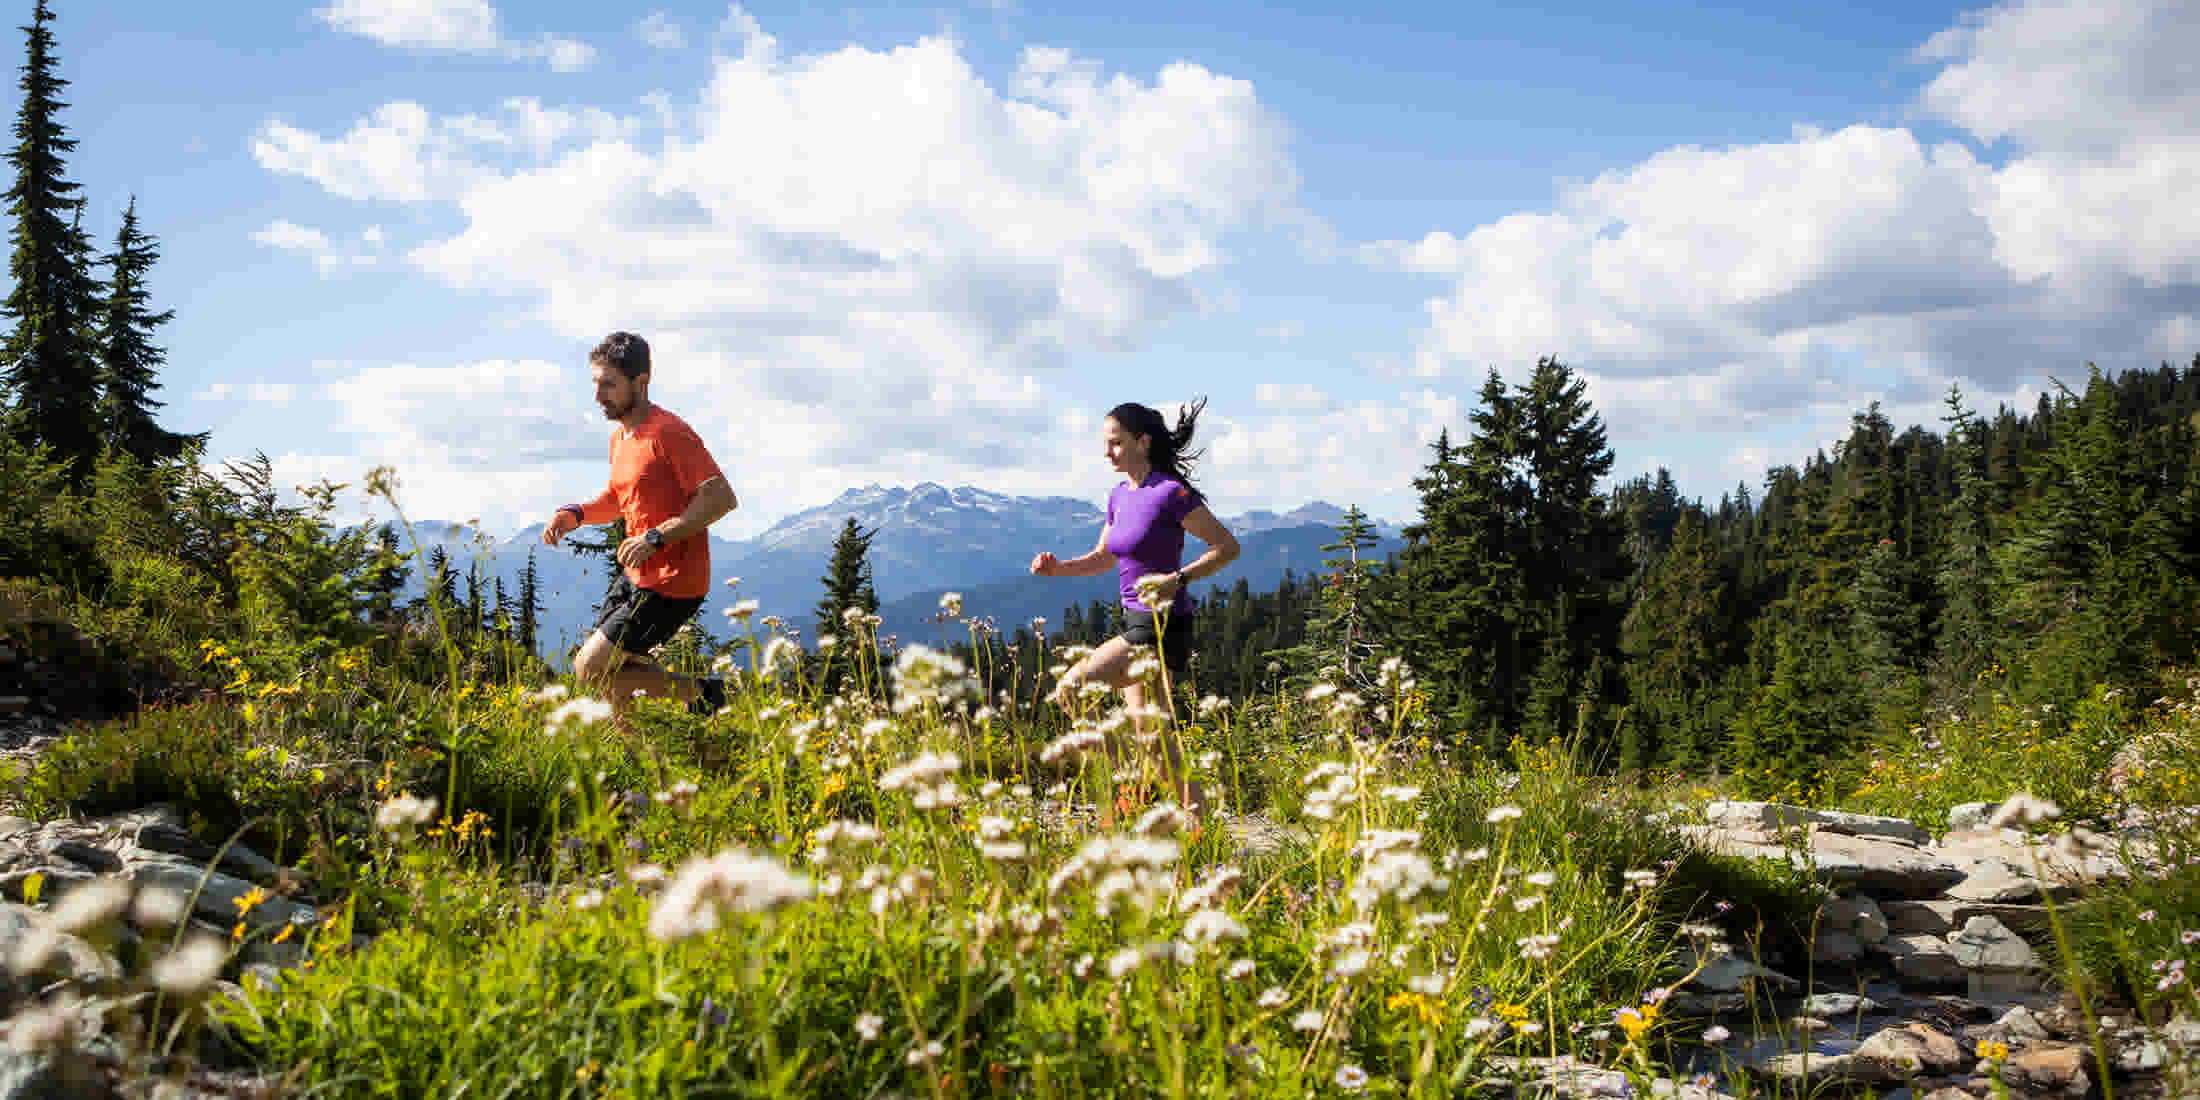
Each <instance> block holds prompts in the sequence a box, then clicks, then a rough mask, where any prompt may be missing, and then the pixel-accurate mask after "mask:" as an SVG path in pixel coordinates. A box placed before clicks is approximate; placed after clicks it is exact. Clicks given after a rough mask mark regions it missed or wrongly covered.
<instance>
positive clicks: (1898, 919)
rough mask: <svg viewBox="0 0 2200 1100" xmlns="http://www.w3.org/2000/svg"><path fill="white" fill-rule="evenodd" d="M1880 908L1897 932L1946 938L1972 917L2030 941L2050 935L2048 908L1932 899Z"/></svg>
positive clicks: (1883, 904) (1889, 925)
mask: <svg viewBox="0 0 2200 1100" xmlns="http://www.w3.org/2000/svg"><path fill="white" fill-rule="evenodd" d="M1880 908H1881V910H1883V911H1884V912H1885V913H1886V915H1887V923H1888V927H1889V928H1891V929H1892V930H1893V931H1895V932H1923V933H1929V934H1931V935H1935V936H1946V935H1948V934H1949V933H1951V932H1954V931H1956V930H1957V929H1960V928H1962V927H1963V925H1964V922H1965V921H1968V920H1970V919H1971V918H1972V917H1981V916H1984V917H1992V918H1994V919H1995V920H1998V921H2000V922H2001V923H2003V924H2005V925H2008V926H2009V928H2010V930H2011V931H2014V932H2016V933H2017V934H2018V935H2021V936H2024V937H2026V938H2028V939H2033V940H2039V939H2043V938H2044V937H2046V936H2047V935H2048V933H2049V928H2048V926H2047V908H2046V907H2045V906H2041V905H2011V904H2006V903H2003V902H1992V901H1957V900H1954V899H1950V898H1932V899H1927V900H1923V901H1916V900H1907V901H1887V902H1883V903H1881V905H1880Z"/></svg>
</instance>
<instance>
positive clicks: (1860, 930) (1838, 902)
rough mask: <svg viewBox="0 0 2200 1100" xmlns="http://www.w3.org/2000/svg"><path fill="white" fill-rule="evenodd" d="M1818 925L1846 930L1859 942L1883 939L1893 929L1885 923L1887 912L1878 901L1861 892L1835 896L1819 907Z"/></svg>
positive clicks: (1836, 929)
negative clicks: (1839, 896)
mask: <svg viewBox="0 0 2200 1100" xmlns="http://www.w3.org/2000/svg"><path fill="white" fill-rule="evenodd" d="M1819 912H1820V913H1821V914H1822V918H1821V920H1822V923H1821V925H1820V927H1822V928H1823V927H1830V928H1832V929H1833V930H1834V931H1837V932H1847V933H1848V934H1849V935H1852V936H1855V937H1856V938H1857V941H1858V942H1860V943H1866V944H1873V943H1880V942H1882V941H1884V940H1885V939H1886V938H1887V936H1888V934H1889V933H1890V932H1891V931H1893V929H1891V928H1890V927H1889V926H1888V924H1887V914H1886V913H1885V912H1884V911H1882V910H1881V909H1880V908H1879V903H1878V902H1876V901H1873V900H1872V899H1870V898H1868V897H1865V896H1863V895H1861V894H1854V895H1850V896H1848V897H1841V898H1835V899H1833V900H1832V901H1829V902H1827V903H1826V904H1825V906H1824V908H1822V909H1820V910H1819Z"/></svg>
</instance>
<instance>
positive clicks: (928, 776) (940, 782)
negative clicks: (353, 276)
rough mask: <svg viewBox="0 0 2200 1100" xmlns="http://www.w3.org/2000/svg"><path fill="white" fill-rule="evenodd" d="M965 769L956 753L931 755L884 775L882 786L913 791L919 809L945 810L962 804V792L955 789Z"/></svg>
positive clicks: (911, 792) (924, 754)
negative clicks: (959, 776)
mask: <svg viewBox="0 0 2200 1100" xmlns="http://www.w3.org/2000/svg"><path fill="white" fill-rule="evenodd" d="M961 769H962V758H961V757H959V756H956V755H955V754H954V753H951V752H950V753H940V754H933V753H929V752H928V753H923V754H920V755H919V756H917V757H916V758H915V759H913V760H910V761H909V762H908V763H905V764H903V765H901V766H900V767H897V768H894V769H893V770H891V771H889V772H887V773H886V774H885V775H882V776H880V777H879V781H878V785H879V789H880V790H885V791H901V790H906V791H908V792H910V795H911V797H912V799H913V800H914V802H915V804H916V807H917V809H920V810H933V809H945V808H947V807H949V806H957V805H961V803H962V791H961V789H960V788H958V787H956V786H955V773H956V772H958V771H960V770H961Z"/></svg>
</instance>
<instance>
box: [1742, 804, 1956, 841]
mask: <svg viewBox="0 0 2200 1100" xmlns="http://www.w3.org/2000/svg"><path fill="white" fill-rule="evenodd" d="M1704 820H1706V821H1708V822H1710V823H1711V824H1712V825H1715V826H1717V827H1719V828H1722V829H1746V830H1750V831H1753V832H1761V831H1766V830H1773V831H1777V830H1782V829H1796V828H1810V827H1815V828H1816V829H1817V830H1820V831H1823V832H1829V833H1841V834H1846V835H1849V836H1871V837H1884V838H1887V839H1890V840H1900V841H1905V842H1907V843H1910V844H1929V843H1931V842H1932V839H1933V835H1932V834H1931V833H1929V832H1927V831H1925V830H1924V829H1922V828H1919V827H1918V826H1917V824H1916V823H1915V822H1911V821H1905V820H1903V819H1902V818H1899V817H1875V816H1873V815H1871V814H1852V813H1843V812H1841V811H1839V810H1813V809H1810V808H1809V807H1807V806H1789V805H1784V804H1782V803H1778V802H1713V803H1710V804H1708V805H1706V806H1705V807H1704Z"/></svg>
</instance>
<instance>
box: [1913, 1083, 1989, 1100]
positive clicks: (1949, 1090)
mask: <svg viewBox="0 0 2200 1100" xmlns="http://www.w3.org/2000/svg"><path fill="white" fill-rule="evenodd" d="M1921 1100H1978V1094H1977V1093H1975V1092H1970V1091H1967V1090H1965V1089H1959V1088H1957V1087H1955V1086H1954V1085H1949V1086H1947V1087H1946V1088H1937V1089H1934V1090H1933V1091H1931V1092H1928V1093H1926V1094H1925V1095H1924V1096H1923V1097H1922V1098H1921Z"/></svg>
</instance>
